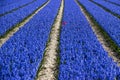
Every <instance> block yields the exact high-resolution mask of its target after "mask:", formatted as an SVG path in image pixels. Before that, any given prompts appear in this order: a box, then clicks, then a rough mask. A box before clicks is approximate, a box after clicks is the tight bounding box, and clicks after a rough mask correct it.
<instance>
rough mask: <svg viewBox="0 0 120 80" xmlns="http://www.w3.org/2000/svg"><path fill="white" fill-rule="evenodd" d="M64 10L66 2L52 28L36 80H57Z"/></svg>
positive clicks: (62, 1)
mask: <svg viewBox="0 0 120 80" xmlns="http://www.w3.org/2000/svg"><path fill="white" fill-rule="evenodd" d="M63 9H64V0H61V5H60V8H59V11H58V14H57V16H56V19H55V21H54V24H53V26H52V29H51V32H50V36H49V40H48V43H47V46H46V48H45V52H44V57H43V60H42V62H41V64H40V67H39V69H38V72H37V75H36V80H56V79H57V75H58V64H59V62H58V59H59V56H58V54H59V36H60V29H61V21H62V15H63Z"/></svg>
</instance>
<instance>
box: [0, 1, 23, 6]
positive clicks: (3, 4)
mask: <svg viewBox="0 0 120 80" xmlns="http://www.w3.org/2000/svg"><path fill="white" fill-rule="evenodd" d="M19 1H21V0H0V7H3V6H6V5H9V4H13V3H16V2H19Z"/></svg>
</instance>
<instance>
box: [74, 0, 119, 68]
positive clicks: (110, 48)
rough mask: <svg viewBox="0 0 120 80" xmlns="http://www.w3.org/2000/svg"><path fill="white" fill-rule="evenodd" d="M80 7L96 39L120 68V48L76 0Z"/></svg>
mask: <svg viewBox="0 0 120 80" xmlns="http://www.w3.org/2000/svg"><path fill="white" fill-rule="evenodd" d="M75 1H76V3H77V4H78V6H79V7H80V9H81V11H82V13H83V14H84V15H85V17H86V19H87V20H88V22H89V24H90V25H91V27H92V29H93V31H94V33H95V35H96V37H97V38H98V40H99V41H100V43H101V45H102V46H103V48H104V49H105V50H106V51H107V52H108V54H109V56H111V57H112V58H113V60H114V61H115V62H117V63H118V66H120V47H119V46H118V45H117V44H116V43H115V42H114V41H113V40H112V39H111V37H110V36H109V35H108V34H107V33H106V32H105V31H104V30H103V29H102V28H101V25H99V24H98V23H97V22H96V20H95V19H94V18H93V16H92V15H91V14H90V13H89V12H88V11H87V10H86V8H85V7H84V6H83V5H82V4H81V3H80V2H79V1H78V0H75Z"/></svg>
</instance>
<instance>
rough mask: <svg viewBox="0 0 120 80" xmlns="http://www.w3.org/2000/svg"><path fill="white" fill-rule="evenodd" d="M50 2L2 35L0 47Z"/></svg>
mask: <svg viewBox="0 0 120 80" xmlns="http://www.w3.org/2000/svg"><path fill="white" fill-rule="evenodd" d="M49 2H50V0H48V1H47V2H46V3H44V4H43V5H42V6H40V7H39V8H37V9H36V10H35V11H34V12H33V13H32V14H30V15H29V16H28V17H27V18H25V19H24V20H23V21H22V22H20V23H19V24H17V25H15V26H14V27H12V28H11V29H10V30H8V31H7V32H6V33H5V34H4V35H2V36H0V47H1V46H2V45H3V44H4V43H5V42H6V41H7V40H8V39H9V38H10V37H12V36H13V35H14V33H16V32H17V31H18V30H19V29H20V28H21V27H23V26H24V25H25V24H26V23H27V22H29V21H30V19H31V18H33V16H34V15H36V14H37V13H38V12H39V11H40V10H41V9H43V8H44V7H45V6H46V5H47V4H48V3H49Z"/></svg>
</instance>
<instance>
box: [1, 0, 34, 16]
mask: <svg viewBox="0 0 120 80" xmlns="http://www.w3.org/2000/svg"><path fill="white" fill-rule="evenodd" d="M32 1H33V0H21V1H19V2H15V3H12V4H9V5H6V6H3V7H0V9H1V10H0V14H4V13H5V12H8V11H10V10H12V9H14V8H18V7H19V6H22V5H25V4H27V3H30V2H32ZM7 2H9V1H7Z"/></svg>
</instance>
